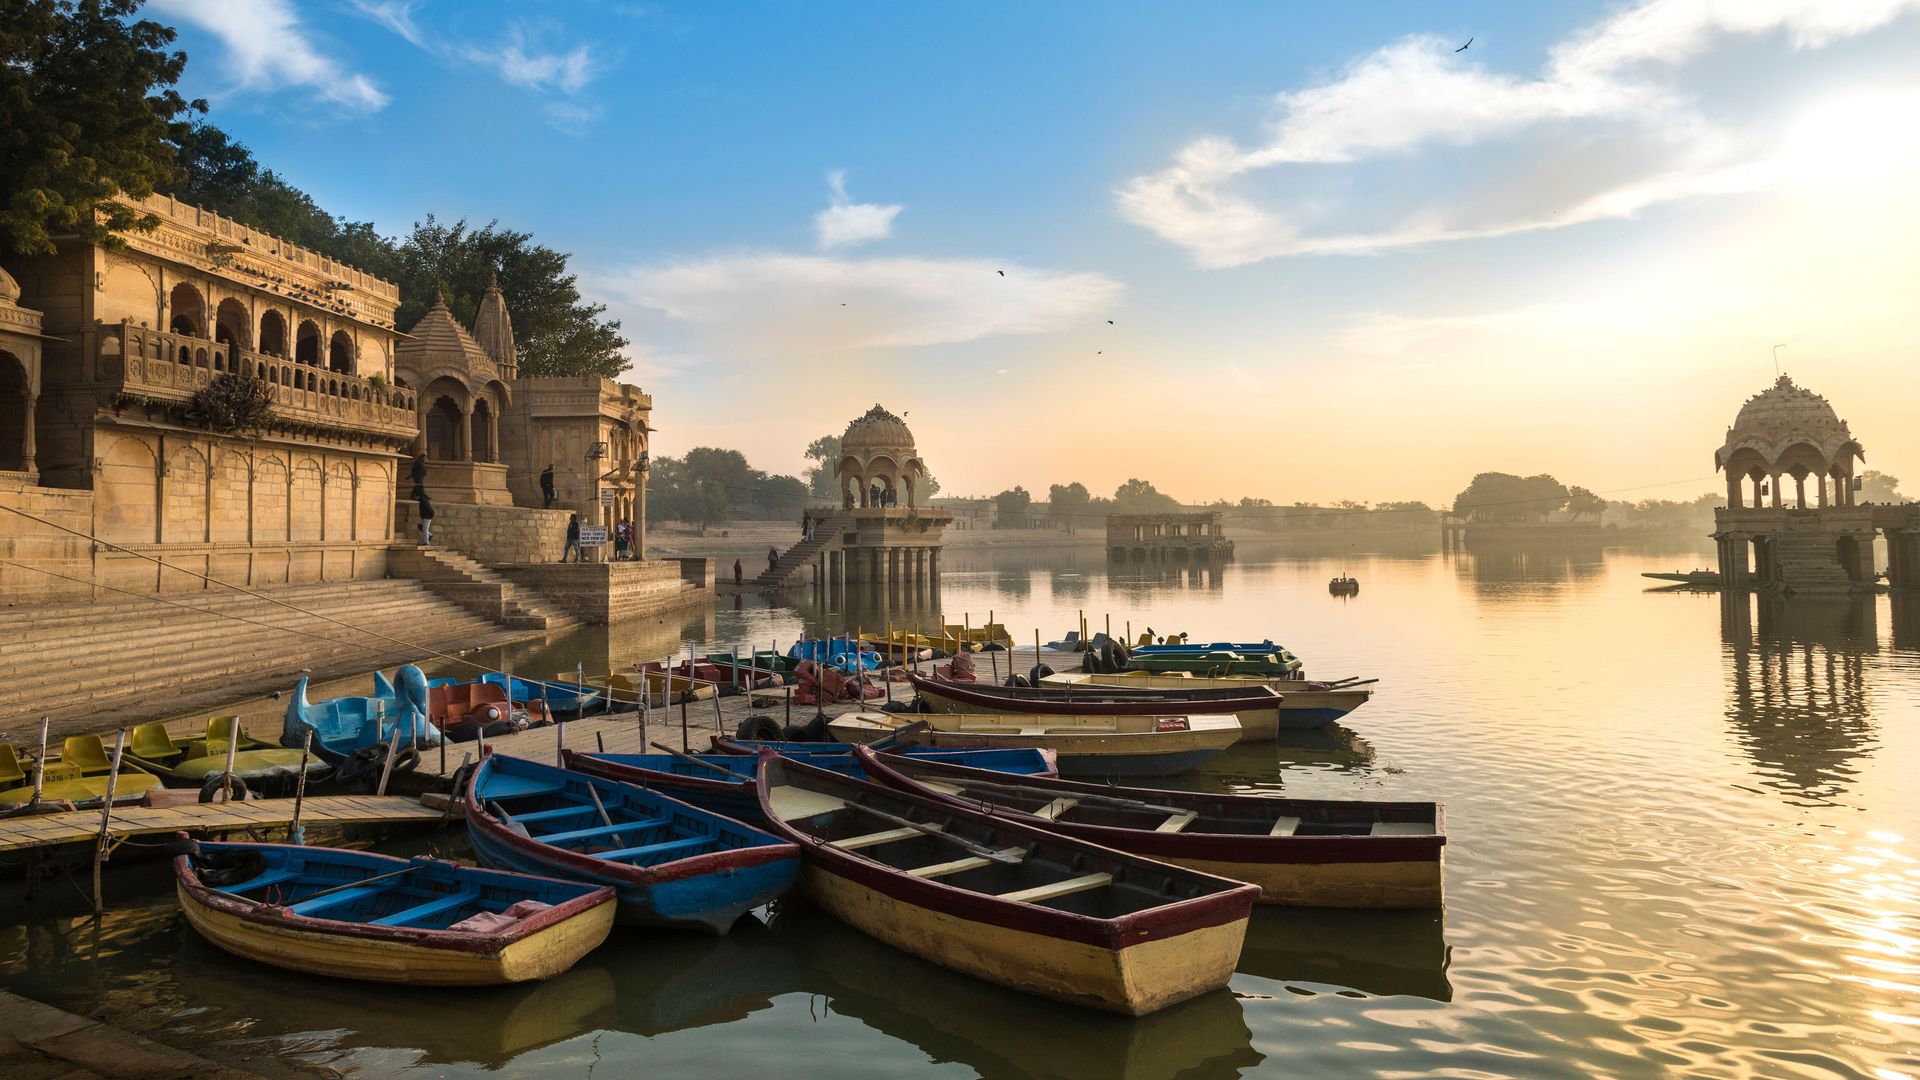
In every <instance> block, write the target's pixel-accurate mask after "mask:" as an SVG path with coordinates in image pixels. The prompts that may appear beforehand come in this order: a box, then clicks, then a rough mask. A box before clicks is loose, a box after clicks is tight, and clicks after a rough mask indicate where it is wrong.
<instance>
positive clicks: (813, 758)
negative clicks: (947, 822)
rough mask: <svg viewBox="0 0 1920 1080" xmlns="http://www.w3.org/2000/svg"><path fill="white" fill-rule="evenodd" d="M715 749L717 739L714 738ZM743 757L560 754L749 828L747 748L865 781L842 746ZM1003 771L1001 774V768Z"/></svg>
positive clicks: (1048, 769)
mask: <svg viewBox="0 0 1920 1080" xmlns="http://www.w3.org/2000/svg"><path fill="white" fill-rule="evenodd" d="M714 741H715V745H716V747H717V746H718V745H719V743H720V740H718V739H716V740H714ZM738 745H741V749H742V751H744V752H733V753H715V754H686V755H681V754H584V753H580V752H578V751H574V750H563V751H561V756H562V759H563V760H564V761H565V762H566V767H567V768H569V769H573V770H576V771H578V772H583V773H586V774H588V775H590V776H600V777H605V778H606V779H609V780H618V781H620V782H622V783H626V784H639V785H640V786H641V787H646V788H652V789H653V790H655V791H658V792H661V793H662V794H666V795H671V796H673V797H674V798H676V799H679V800H681V801H683V802H688V803H692V804H693V805H695V806H697V807H700V808H701V809H702V810H711V811H713V812H714V813H716V814H724V815H726V816H727V817H730V818H733V819H734V820H735V821H744V822H746V823H748V824H750V825H752V824H759V823H761V819H760V796H759V794H758V793H757V792H756V791H755V790H754V781H755V780H756V779H757V778H758V777H759V775H760V757H759V750H758V749H751V750H748V749H746V748H747V747H760V746H780V747H783V748H784V749H781V750H777V751H775V752H776V753H778V754H780V755H781V756H782V757H788V758H792V759H793V760H795V761H800V762H803V763H805V764H808V765H812V766H814V767H815V768H819V769H825V770H827V771H828V772H836V773H840V774H841V775H843V776H852V777H856V778H860V779H865V773H863V772H862V770H861V764H860V759H859V758H857V757H855V756H854V752H853V751H854V747H852V746H848V745H846V744H843V743H809V742H790V743H786V742H783V743H748V744H738ZM901 752H902V753H903V754H906V755H909V756H915V757H924V758H926V759H928V760H933V761H946V762H953V763H956V764H961V765H966V766H968V767H969V768H975V769H980V770H982V771H986V772H992V773H994V775H996V776H1030V775H1035V774H1036V773H1039V772H1041V771H1042V770H1044V771H1045V773H1046V774H1048V775H1051V774H1052V772H1053V759H1052V757H1051V756H1049V755H1047V754H1046V753H1044V752H1043V751H1039V750H933V749H930V748H927V747H908V748H905V749H904V750H903V751H901ZM1001 766H1005V767H1006V768H1005V769H1004V770H1002V769H1001V768H1000V767H1001Z"/></svg>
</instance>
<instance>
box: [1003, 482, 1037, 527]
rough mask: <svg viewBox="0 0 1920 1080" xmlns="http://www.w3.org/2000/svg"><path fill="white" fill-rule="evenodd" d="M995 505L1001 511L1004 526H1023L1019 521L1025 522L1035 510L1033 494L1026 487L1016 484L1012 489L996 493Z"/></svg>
mask: <svg viewBox="0 0 1920 1080" xmlns="http://www.w3.org/2000/svg"><path fill="white" fill-rule="evenodd" d="M993 505H994V507H995V508H996V509H997V510H999V512H1000V525H1001V527H1002V528H1008V529H1012V528H1018V527H1021V526H1020V524H1017V523H1023V521H1024V519H1025V518H1026V517H1027V516H1028V515H1029V514H1030V513H1031V512H1032V510H1033V496H1032V495H1030V494H1028V493H1027V489H1026V488H1023V487H1019V486H1017V485H1016V486H1015V487H1014V488H1013V489H1012V490H1010V491H1003V492H1001V493H1000V494H998V495H995V496H994V497H993Z"/></svg>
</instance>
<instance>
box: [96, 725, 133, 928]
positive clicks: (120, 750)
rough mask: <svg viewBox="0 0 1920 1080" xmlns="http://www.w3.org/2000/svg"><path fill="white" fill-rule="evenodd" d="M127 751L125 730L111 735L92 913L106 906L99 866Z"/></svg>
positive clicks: (105, 852) (105, 850) (101, 804)
mask: <svg viewBox="0 0 1920 1080" xmlns="http://www.w3.org/2000/svg"><path fill="white" fill-rule="evenodd" d="M126 749H127V729H126V728H121V729H120V730H119V731H116V732H114V735H113V771H112V772H109V773H107V797H106V798H105V799H104V800H102V801H101V803H100V836H99V838H98V839H97V840H95V841H94V845H93V913H94V914H95V915H98V914H100V912H101V909H102V908H104V907H105V906H106V905H105V904H104V903H102V902H101V899H100V865H101V864H102V863H104V862H106V861H107V826H108V824H109V823H111V822H112V821H113V793H114V791H115V789H116V788H117V787H118V782H119V780H120V758H121V755H122V754H124V753H125V752H126Z"/></svg>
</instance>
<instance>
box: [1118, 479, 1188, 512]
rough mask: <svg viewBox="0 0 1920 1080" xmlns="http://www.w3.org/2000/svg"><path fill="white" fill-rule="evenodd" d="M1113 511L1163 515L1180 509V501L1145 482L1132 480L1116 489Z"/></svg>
mask: <svg viewBox="0 0 1920 1080" xmlns="http://www.w3.org/2000/svg"><path fill="white" fill-rule="evenodd" d="M1113 509H1114V513H1117V514H1162V513H1167V512H1169V511H1173V510H1178V509H1180V500H1178V499H1176V498H1174V497H1173V496H1171V495H1167V494H1163V493H1162V492H1161V491H1160V489H1158V488H1156V487H1154V486H1153V485H1152V484H1151V483H1149V482H1147V481H1145V480H1140V479H1131V480H1128V481H1127V482H1126V483H1124V484H1121V485H1120V486H1119V487H1118V488H1116V489H1114V492H1113Z"/></svg>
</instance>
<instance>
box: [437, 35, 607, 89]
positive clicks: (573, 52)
mask: <svg viewBox="0 0 1920 1080" xmlns="http://www.w3.org/2000/svg"><path fill="white" fill-rule="evenodd" d="M534 36H536V35H534V34H533V33H532V32H531V31H529V30H528V29H527V28H526V27H525V26H522V25H519V24H515V25H513V26H510V27H508V28H507V39H506V41H505V42H504V43H502V44H500V45H494V46H477V45H466V46H462V47H461V48H460V50H459V53H460V55H461V56H462V57H463V58H465V59H466V60H468V61H470V62H472V63H474V64H477V65H479V66H481V67H485V68H488V69H490V70H492V71H493V72H494V73H495V74H497V75H499V76H500V78H501V79H503V80H505V81H507V82H510V83H512V84H513V85H515V86H522V87H525V88H526V89H528V90H539V91H547V92H551V91H557V92H559V93H563V94H578V93H579V92H580V91H582V90H584V89H586V87H587V84H588V83H590V82H592V81H593V77H594V76H595V75H596V74H598V72H599V62H598V59H597V58H596V57H595V55H594V52H593V50H592V49H591V48H590V47H588V46H586V45H576V46H575V47H573V48H571V49H568V50H565V51H563V52H549V51H542V50H541V49H540V48H539V47H538V46H536V45H535V44H533V42H532V40H531V39H532V38H533V37H534Z"/></svg>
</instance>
